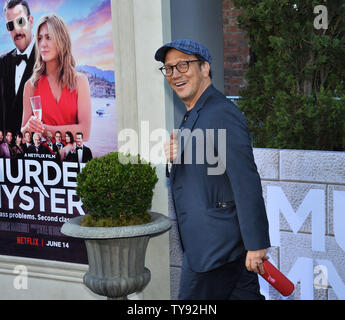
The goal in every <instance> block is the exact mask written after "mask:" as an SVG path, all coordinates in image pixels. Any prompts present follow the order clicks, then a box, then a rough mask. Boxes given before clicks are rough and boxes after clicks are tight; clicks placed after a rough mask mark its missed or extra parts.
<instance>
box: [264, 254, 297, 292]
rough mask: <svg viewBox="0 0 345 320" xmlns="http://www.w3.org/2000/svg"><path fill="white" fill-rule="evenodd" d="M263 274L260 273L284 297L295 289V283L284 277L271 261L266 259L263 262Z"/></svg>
mask: <svg viewBox="0 0 345 320" xmlns="http://www.w3.org/2000/svg"><path fill="white" fill-rule="evenodd" d="M263 267H264V270H265V273H264V274H261V273H259V274H260V276H262V277H263V278H264V279H265V280H266V281H267V282H268V283H269V284H270V285H272V286H273V287H274V288H275V289H276V290H278V291H279V293H280V294H282V295H283V296H284V297H287V296H289V295H290V294H291V293H292V292H293V291H294V289H295V285H294V284H293V283H292V282H291V281H290V280H289V279H288V278H287V277H285V276H284V275H283V274H282V273H281V272H280V271H279V270H278V269H277V268H276V267H275V266H274V265H273V264H272V263H270V262H269V261H268V260H265V261H264V262H263Z"/></svg>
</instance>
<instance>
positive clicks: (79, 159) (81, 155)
mask: <svg viewBox="0 0 345 320" xmlns="http://www.w3.org/2000/svg"><path fill="white" fill-rule="evenodd" d="M79 148H81V149H78V150H77V151H78V152H77V154H78V162H79V163H81V162H82V160H83V146H80V147H79Z"/></svg>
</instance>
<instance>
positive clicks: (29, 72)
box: [18, 46, 35, 92]
mask: <svg viewBox="0 0 345 320" xmlns="http://www.w3.org/2000/svg"><path fill="white" fill-rule="evenodd" d="M34 64H35V46H34V47H33V48H32V50H31V54H30V57H29V61H28V62H27V64H26V67H25V70H24V74H23V77H22V80H21V82H20V85H19V89H18V92H23V90H24V85H25V83H26V81H28V80H29V79H30V77H31V75H32V70H33V68H34Z"/></svg>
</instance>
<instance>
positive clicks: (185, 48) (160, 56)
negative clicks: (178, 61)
mask: <svg viewBox="0 0 345 320" xmlns="http://www.w3.org/2000/svg"><path fill="white" fill-rule="evenodd" d="M170 49H176V50H178V51H181V52H183V53H186V54H198V55H199V56H201V57H202V58H203V59H205V60H206V61H207V62H208V63H209V64H211V62H212V57H211V54H210V52H209V50H208V49H207V48H206V47H205V46H203V45H202V44H201V43H198V42H195V41H193V40H189V39H179V40H175V41H172V42H170V43H167V44H165V45H164V46H162V47H160V48H159V49H158V50H157V51H156V54H155V59H156V60H157V61H161V62H163V63H164V62H165V55H166V53H167V52H168V51H169V50H170Z"/></svg>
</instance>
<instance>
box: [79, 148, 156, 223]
mask: <svg viewBox="0 0 345 320" xmlns="http://www.w3.org/2000/svg"><path fill="white" fill-rule="evenodd" d="M157 181H158V178H157V174H156V169H155V168H153V167H152V166H151V164H150V163H146V162H145V161H144V160H143V159H141V158H140V156H139V155H138V156H131V155H125V154H123V153H119V152H111V153H108V154H106V155H104V156H102V157H99V158H93V159H92V160H91V161H89V162H88V163H87V164H86V165H85V167H84V168H83V170H82V171H81V172H80V173H78V176H77V187H76V192H77V195H78V196H79V197H80V199H81V201H82V202H83V204H84V207H85V209H86V211H87V215H86V216H85V217H84V219H83V220H82V223H81V225H83V226H93V227H114V226H128V225H137V224H144V223H148V222H150V221H151V216H150V214H149V213H148V210H149V209H150V208H151V205H152V198H153V189H154V187H155V185H156V183H157Z"/></svg>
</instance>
